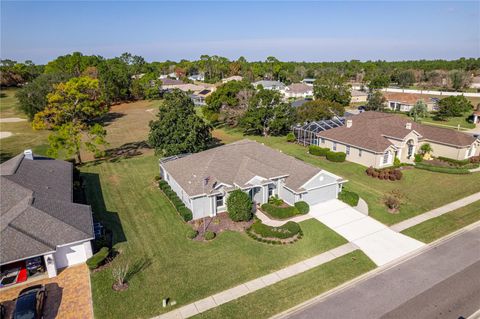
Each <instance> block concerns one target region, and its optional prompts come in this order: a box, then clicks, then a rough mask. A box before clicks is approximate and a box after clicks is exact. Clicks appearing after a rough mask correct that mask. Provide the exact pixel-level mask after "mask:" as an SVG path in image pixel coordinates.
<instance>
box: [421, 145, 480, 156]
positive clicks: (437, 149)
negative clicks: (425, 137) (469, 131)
mask: <svg viewBox="0 0 480 319" xmlns="http://www.w3.org/2000/svg"><path fill="white" fill-rule="evenodd" d="M426 143H428V144H430V146H431V147H432V149H433V152H432V155H433V156H436V157H438V156H442V157H448V158H452V159H456V160H464V159H467V158H468V157H469V156H468V151H469V149H470V147H471V146H470V147H462V148H455V147H453V146H448V145H443V144H439V143H436V142H431V141H424V142H422V145H423V144H426ZM472 145H473V147H474V152H473V153H472V155H471V156H478V155H479V153H480V148H479V147H478V146H475V143H473V144H472ZM471 156H470V157H471Z"/></svg>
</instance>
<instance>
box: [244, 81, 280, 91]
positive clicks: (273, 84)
mask: <svg viewBox="0 0 480 319" xmlns="http://www.w3.org/2000/svg"><path fill="white" fill-rule="evenodd" d="M252 85H253V86H254V87H255V88H258V87H259V86H260V85H261V86H262V87H263V88H264V89H265V90H275V91H283V90H284V89H285V84H283V83H282V82H279V81H268V80H262V81H257V82H253V83H252Z"/></svg>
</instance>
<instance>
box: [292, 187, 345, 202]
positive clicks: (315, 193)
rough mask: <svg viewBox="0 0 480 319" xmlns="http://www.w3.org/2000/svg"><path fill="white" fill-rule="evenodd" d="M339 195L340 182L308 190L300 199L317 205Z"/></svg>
mask: <svg viewBox="0 0 480 319" xmlns="http://www.w3.org/2000/svg"><path fill="white" fill-rule="evenodd" d="M337 196H338V184H332V185H327V186H323V187H319V188H315V189H310V190H308V192H307V193H304V194H302V195H301V196H300V197H299V200H301V201H305V202H307V203H308V204H309V205H315V204H318V203H321V202H325V201H327V200H330V199H335V198H337Z"/></svg>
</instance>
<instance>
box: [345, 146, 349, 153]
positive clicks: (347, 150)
mask: <svg viewBox="0 0 480 319" xmlns="http://www.w3.org/2000/svg"><path fill="white" fill-rule="evenodd" d="M345 154H347V155H350V146H348V145H347V148H346V149H345Z"/></svg>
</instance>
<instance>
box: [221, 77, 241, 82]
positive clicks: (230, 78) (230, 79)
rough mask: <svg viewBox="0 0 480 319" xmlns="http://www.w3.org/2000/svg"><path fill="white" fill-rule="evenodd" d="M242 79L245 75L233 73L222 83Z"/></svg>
mask: <svg viewBox="0 0 480 319" xmlns="http://www.w3.org/2000/svg"><path fill="white" fill-rule="evenodd" d="M242 80H243V77H241V76H240V75H233V76H230V77H228V78H225V79H222V83H227V82H230V81H242Z"/></svg>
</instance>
